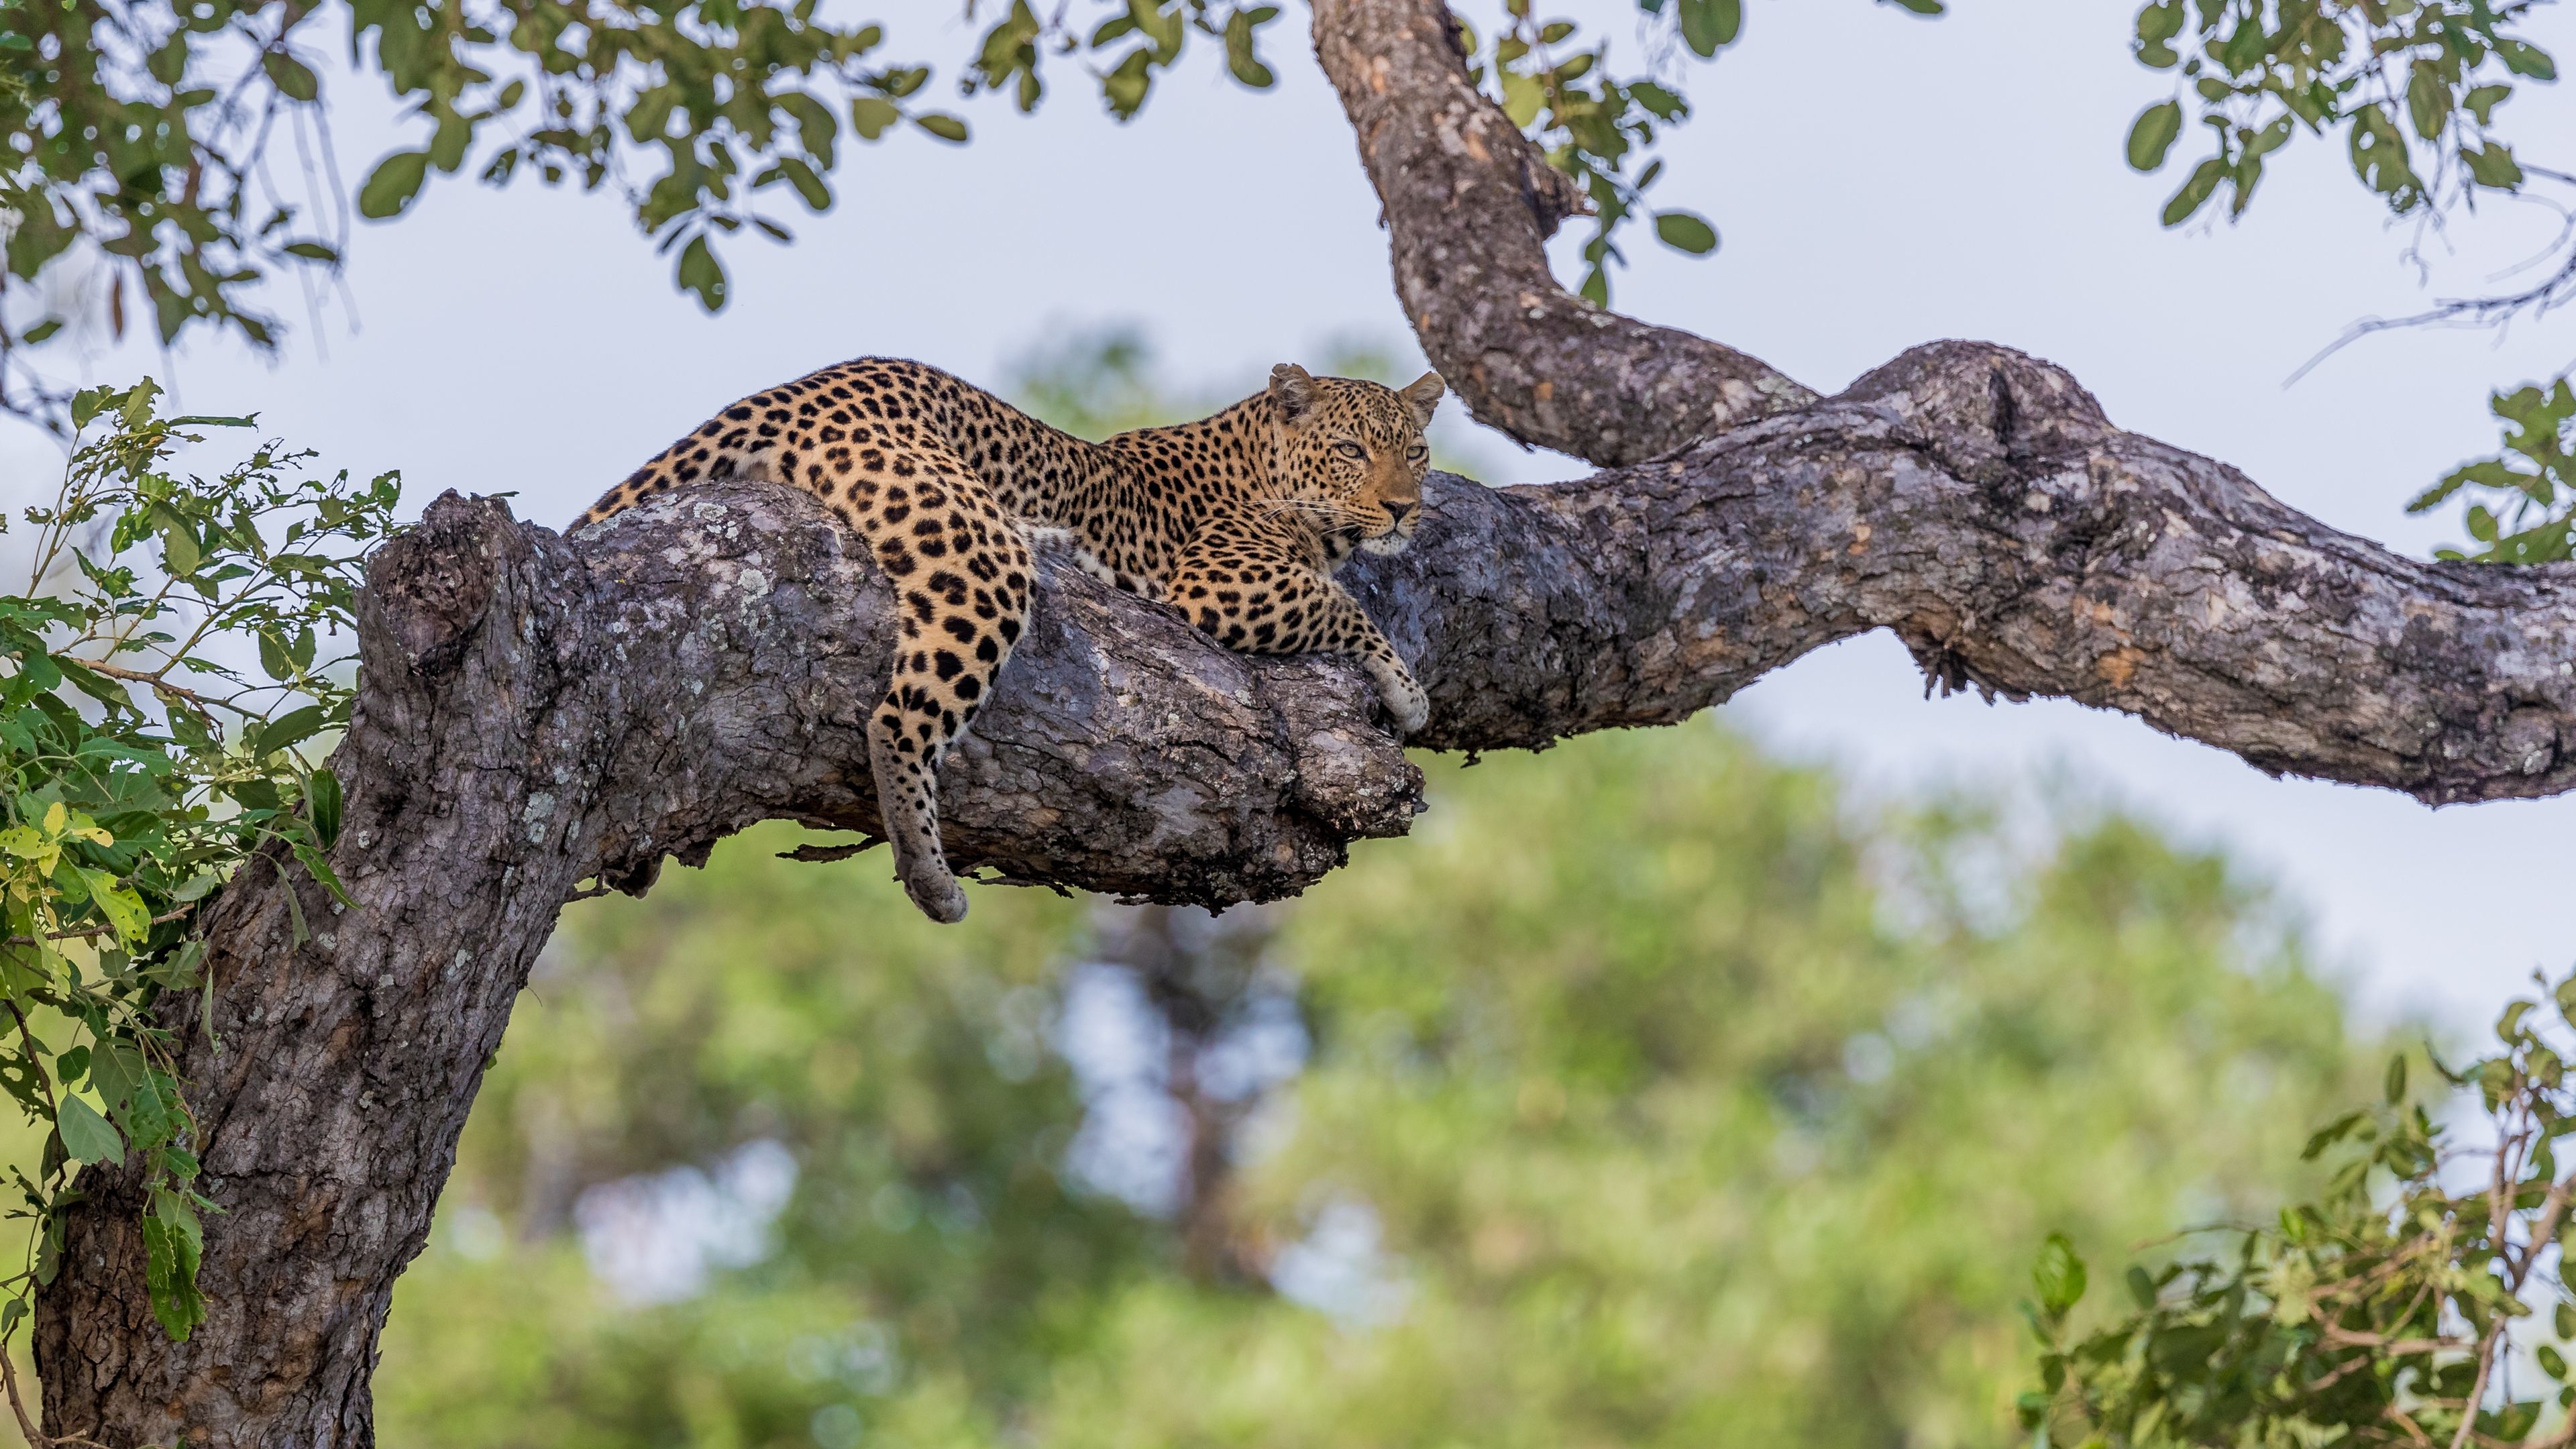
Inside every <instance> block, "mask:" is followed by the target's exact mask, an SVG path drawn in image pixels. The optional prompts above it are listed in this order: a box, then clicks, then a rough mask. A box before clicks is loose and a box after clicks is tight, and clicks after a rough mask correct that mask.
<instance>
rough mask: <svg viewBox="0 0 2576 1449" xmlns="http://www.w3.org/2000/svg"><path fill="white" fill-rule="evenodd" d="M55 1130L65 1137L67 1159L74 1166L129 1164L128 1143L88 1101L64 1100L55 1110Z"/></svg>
mask: <svg viewBox="0 0 2576 1449" xmlns="http://www.w3.org/2000/svg"><path fill="white" fill-rule="evenodd" d="M54 1130H55V1131H57V1132H59V1133H61V1134H62V1139H63V1155H65V1156H66V1157H69V1158H71V1159H72V1160H73V1161H74V1162H103V1163H106V1164H108V1165H109V1166H111V1167H112V1166H115V1165H116V1164H118V1163H120V1162H123V1161H124V1160H125V1139H124V1138H123V1137H122V1136H119V1135H118V1133H117V1130H116V1128H115V1126H114V1125H113V1124H112V1123H110V1122H109V1121H108V1120H107V1119H106V1118H105V1117H102V1116H100V1115H98V1109H97V1108H96V1107H93V1106H91V1105H90V1104H89V1102H88V1100H87V1099H86V1098H82V1097H72V1096H66V1097H64V1098H63V1099H62V1102H61V1104H60V1105H59V1106H58V1107H57V1108H56V1110H55V1116H54Z"/></svg>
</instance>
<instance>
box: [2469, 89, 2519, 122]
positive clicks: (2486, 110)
mask: <svg viewBox="0 0 2576 1449" xmlns="http://www.w3.org/2000/svg"><path fill="white" fill-rule="evenodd" d="M2512 96H2513V87H2511V86H2509V85H2491V86H2480V87H2478V88H2477V89H2476V90H2473V91H2471V92H2469V93H2468V94H2467V95H2465V96H2463V97H2461V98H2460V106H2461V108H2462V109H2464V110H2466V111H2467V112H2468V113H2469V114H2470V115H2472V116H2475V117H2477V118H2478V124H2479V125H2481V126H2492V125H2494V124H2495V108H2496V107H2498V106H2500V105H2502V104H2504V103H2505V101H2507V100H2509V99H2511V98H2512Z"/></svg>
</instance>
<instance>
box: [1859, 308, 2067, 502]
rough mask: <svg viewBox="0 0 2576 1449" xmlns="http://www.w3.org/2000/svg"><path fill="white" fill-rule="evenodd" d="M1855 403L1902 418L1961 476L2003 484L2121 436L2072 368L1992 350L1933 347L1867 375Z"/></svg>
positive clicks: (1985, 345) (1970, 345) (1965, 345)
mask: <svg viewBox="0 0 2576 1449" xmlns="http://www.w3.org/2000/svg"><path fill="white" fill-rule="evenodd" d="M1843 397H1844V398H1845V399H1846V400H1849V401H1853V402H1861V403H1868V404H1871V405H1873V406H1876V407H1880V408H1883V409H1885V410H1887V411H1889V412H1893V413H1895V414H1896V415H1897V416H1899V417H1901V418H1903V419H1904V420H1905V421H1906V422H1907V423H1909V424H1911V425H1912V426H1913V428H1914V429H1915V430H1916V431H1917V432H1919V433H1920V434H1921V435H1922V442H1923V444H1924V445H1925V447H1926V448H1927V449H1928V450H1929V451H1930V452H1931V453H1932V455H1933V456H1934V457H1935V458H1937V459H1938V460H1939V461H1940V463H1941V465H1942V467H1943V468H1944V469H1945V470H1947V471H1948V472H1949V473H1951V474H1952V475H1953V476H1955V477H1959V478H1964V479H1967V480H1968V481H1970V482H1974V483H1988V484H1993V483H2002V482H2006V481H2009V480H2012V479H2015V478H2022V477H2027V476H2029V474H2030V473H2031V472H2032V471H2033V465H2034V464H2035V463H2037V462H2039V461H2040V460H2046V459H2055V458H2060V457H2064V456H2065V455H2067V454H2069V453H2079V454H2080V453H2082V452H2083V451H2085V450H2086V449H2087V448H2089V447H2091V446H2093V445H2094V444H2096V443H2098V442H2100V441H2101V440H2102V439H2103V438H2104V437H2105V436H2106V435H2108V434H2109V433H2111V432H2112V431H2113V429H2112V427H2111V422H2110V419H2109V418H2107V417H2105V416H2104V415H2103V412H2102V405H2101V404H2100V403H2099V402H2096V401H2095V400H2094V398H2093V394H2091V393H2089V392H2086V391H2085V390H2084V386H2083V384H2081V383H2079V382H2077V381H2076V380H2075V378H2074V377H2073V376H2072V375H2071V374H2069V373H2068V372H2067V371H2066V370H2065V369H2064V368H2061V367H2059V366H2057V365H2056V364H2054V363H2050V362H2044V361H2042V360H2040V359H2039V358H2036V357H2033V356H2031V355H2030V354H2029V353H2026V352H2017V351H2015V350H2013V349H2012V348H2009V347H2002V346H1998V345H1996V344H1995V343H1991V342H1932V343H1926V344H1924V345H1923V346H1921V347H1916V348H1913V349H1911V350H1909V351H1906V352H1903V353H1900V354H1898V356H1897V357H1896V359H1895V360H1894V361H1892V362H1889V363H1888V364H1886V365H1885V366H1883V367H1880V368H1878V369H1876V370H1874V371H1872V372H1869V373H1867V374H1865V375H1863V376H1862V377H1861V379H1860V380H1859V381H1857V382H1855V383H1853V384H1852V385H1851V386H1850V387H1849V388H1848V389H1846V390H1845V391H1844V393H1843Z"/></svg>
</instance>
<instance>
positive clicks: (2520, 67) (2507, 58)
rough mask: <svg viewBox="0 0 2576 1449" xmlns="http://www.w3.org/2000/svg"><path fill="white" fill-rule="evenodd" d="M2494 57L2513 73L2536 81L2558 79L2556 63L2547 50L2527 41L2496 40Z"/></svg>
mask: <svg viewBox="0 0 2576 1449" xmlns="http://www.w3.org/2000/svg"><path fill="white" fill-rule="evenodd" d="M2496 58H2497V59H2498V60H2501V61H2503V62H2504V68H2505V69H2507V70H2509V71H2512V72H2513V73H2514V74H2515V75H2520V76H2529V77H2531V78H2532V79H2533V80H2536V81H2554V80H2556V79H2558V63H2557V62H2556V61H2553V60H2551V59H2550V58H2549V52H2548V51H2545V50H2542V49H2541V48H2540V47H2539V46H2536V45H2533V44H2532V43H2530V42H2529V41H2526V40H2512V39H2500V40H2498V41H2497V42H2496Z"/></svg>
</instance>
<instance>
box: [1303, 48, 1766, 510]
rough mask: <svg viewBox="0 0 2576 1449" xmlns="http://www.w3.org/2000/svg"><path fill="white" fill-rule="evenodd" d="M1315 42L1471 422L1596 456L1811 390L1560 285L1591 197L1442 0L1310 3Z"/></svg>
mask: <svg viewBox="0 0 2576 1449" xmlns="http://www.w3.org/2000/svg"><path fill="white" fill-rule="evenodd" d="M1315 54H1316V56H1317V58H1318V59H1320V60H1321V61H1322V62H1323V65H1324V73H1325V74H1326V75H1328V76H1330V77H1331V78H1332V81H1333V87H1334V89H1335V90H1337V91H1339V92H1340V93H1341V97H1342V107H1343V110H1344V111H1345V112H1346V113H1347V114H1348V115H1349V116H1350V121H1351V130H1352V132H1353V133H1354V134H1355V135H1356V136H1357V137H1358V139H1359V148H1360V161H1361V163H1362V164H1363V165H1364V166H1365V167H1367V169H1368V175H1369V180H1370V181H1372V182H1374V183H1375V184H1376V186H1377V194H1378V200H1379V202H1380V203H1381V205H1383V206H1384V208H1385V219H1386V226H1387V229H1388V231H1389V232H1390V233H1391V234H1392V235H1393V237H1394V239H1395V293H1396V296H1397V297H1398V298H1399V299H1400V300H1401V301H1402V302H1403V303H1404V312H1405V316H1406V317H1408V318H1410V319H1411V320H1412V323H1413V330H1414V333H1415V335H1416V336H1418V337H1419V338H1420V339H1421V341H1422V349H1423V351H1424V352H1425V353H1426V354H1428V355H1429V356H1430V358H1431V364H1432V366H1434V367H1437V368H1439V369H1440V373H1441V376H1442V377H1444V378H1446V379H1448V381H1449V385H1450V386H1451V387H1453V388H1455V389H1457V391H1458V395H1459V396H1460V397H1461V398H1462V399H1464V400H1465V401H1466V403H1467V406H1468V407H1469V408H1470V409H1471V410H1473V411H1474V413H1475V415H1476V418H1477V420H1478V421H1480V422H1483V423H1486V424H1488V425H1490V426H1493V427H1496V428H1500V429H1502V430H1503V431H1504V432H1506V433H1509V434H1511V435H1512V436H1513V437H1515V438H1518V439H1520V440H1521V441H1522V442H1525V443H1529V444H1532V445H1534V446H1537V447H1542V448H1554V449H1556V450H1557V451H1558V452H1561V453H1572V454H1573V455H1575V456H1576V457H1578V458H1588V459H1590V460H1591V461H1593V462H1595V463H1599V464H1601V465H1603V466H1605V467H1609V466H1615V465H1618V464H1622V463H1635V462H1640V461H1643V460H1645V459H1648V458H1653V457H1658V456H1661V455H1662V454H1665V453H1668V452H1670V451H1672V450H1673V449H1675V448H1678V447H1681V446H1683V445H1684V444H1687V443H1691V442H1695V441H1697V440H1698V439H1700V438H1703V437H1706V436H1708V435H1709V434H1711V433H1716V432H1722V431H1724V430H1725V429H1727V428H1731V427H1735V426H1737V425H1739V424H1742V423H1747V422H1751V421H1754V420H1755V419H1758V418H1765V417H1770V416H1772V415H1773V414H1776V413H1780V412H1784V411H1787V410H1789V409H1791V408H1797V407H1804V406H1805V405H1807V404H1808V403H1811V402H1814V401H1815V400H1816V394H1815V393H1814V392H1813V391H1812V390H1810V389H1808V388H1806V387H1804V386H1801V385H1800V384H1798V383H1796V382H1793V381H1791V380H1790V379H1789V378H1787V377H1784V376H1782V375H1781V374H1780V373H1778V372H1776V371H1774V370H1773V369H1772V368H1771V367H1770V366H1768V365H1767V364H1765V363H1763V362H1761V361H1759V360H1758V359H1755V358H1751V357H1747V356H1745V355H1744V354H1743V353H1741V352H1738V351H1736V350H1735V349H1733V348H1731V347H1727V346H1724V345H1723V344H1720V343H1716V342H1711V341H1709V340H1708V339H1707V338H1704V337H1696V336H1693V335H1692V334H1690V333H1688V332H1684V331H1681V330H1679V329H1678V328H1672V327H1657V326H1654V325H1652V324H1650V323H1645V322H1640V321H1637V320H1636V319H1634V318H1631V317H1625V316H1622V315H1620V314H1619V313H1616V312H1612V311H1608V310H1606V309H1604V308H1601V307H1596V306H1594V305H1593V304H1592V303H1590V302H1589V301H1586V300H1585V299H1583V298H1581V297H1578V296H1576V295H1574V294H1573V293H1571V292H1568V291H1567V290H1565V288H1564V287H1563V286H1561V285H1559V284H1558V282H1557V280H1556V276H1555V274H1554V273H1553V272H1551V271H1550V270H1549V269H1548V264H1547V252H1546V249H1545V247H1544V245H1543V243H1544V242H1545V240H1546V238H1547V237H1548V236H1549V235H1551V234H1553V233H1554V232H1555V230H1556V228H1557V224H1558V223H1559V222H1561V221H1563V220H1564V219H1565V218H1567V217H1571V216H1574V215H1577V214H1578V213H1580V212H1582V211H1583V210H1584V209H1585V207H1586V202H1585V200H1584V198H1583V195H1582V193H1581V191H1580V190H1578V189H1577V188H1576V186H1575V184H1574V182H1573V181H1572V180H1571V179H1569V178H1568V177H1567V176H1566V175H1565V173H1563V172H1561V171H1558V170H1557V169H1556V168H1554V167H1552V166H1550V165H1548V164H1547V162H1546V160H1545V159H1544V158H1543V157H1541V156H1540V155H1539V153H1538V149H1537V148H1536V147H1534V146H1532V145H1531V144H1530V143H1529V141H1528V139H1527V138H1525V137H1523V136H1522V135H1521V133H1520V128H1519V127H1517V126H1514V125H1513V124H1512V123H1511V118H1510V117H1508V116H1505V115H1504V114H1503V113H1502V111H1501V110H1500V109H1499V108H1497V107H1496V106H1495V105H1494V104H1493V103H1492V102H1490V101H1488V100H1486V99H1485V98H1484V97H1483V96H1481V95H1479V94H1477V92H1476V88H1475V86H1474V85H1473V84H1472V83H1471V82H1470V81H1469V80H1468V78H1467V65H1466V59H1465V57H1464V56H1463V55H1462V54H1461V52H1460V50H1459V44H1458V38H1457V32H1456V28H1455V23H1454V22H1453V21H1452V20H1451V19H1450V18H1449V12H1448V9H1447V7H1446V6H1444V5H1443V4H1441V3H1440V0H1315Z"/></svg>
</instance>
